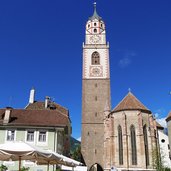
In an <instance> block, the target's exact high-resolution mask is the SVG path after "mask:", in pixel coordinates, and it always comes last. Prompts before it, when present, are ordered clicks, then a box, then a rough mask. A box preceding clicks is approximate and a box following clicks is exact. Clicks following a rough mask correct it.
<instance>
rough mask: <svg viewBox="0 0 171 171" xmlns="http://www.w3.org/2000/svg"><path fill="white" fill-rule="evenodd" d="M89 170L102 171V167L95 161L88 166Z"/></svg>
mask: <svg viewBox="0 0 171 171" xmlns="http://www.w3.org/2000/svg"><path fill="white" fill-rule="evenodd" d="M89 171H103V168H102V167H101V166H100V165H99V164H98V163H95V164H94V165H92V166H91V167H90V170H89Z"/></svg>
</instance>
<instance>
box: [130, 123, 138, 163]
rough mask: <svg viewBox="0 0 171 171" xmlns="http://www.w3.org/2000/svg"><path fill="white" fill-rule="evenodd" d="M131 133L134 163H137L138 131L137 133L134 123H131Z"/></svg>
mask: <svg viewBox="0 0 171 171" xmlns="http://www.w3.org/2000/svg"><path fill="white" fill-rule="evenodd" d="M130 133H131V153H132V165H137V146H136V133H135V127H134V125H131V127H130Z"/></svg>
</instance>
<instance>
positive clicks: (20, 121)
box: [0, 109, 69, 127]
mask: <svg viewBox="0 0 171 171" xmlns="http://www.w3.org/2000/svg"><path fill="white" fill-rule="evenodd" d="M5 110H6V109H0V125H3V118H4V115H5ZM68 123H69V118H68V116H67V115H64V114H62V113H61V112H59V111H56V110H28V109H11V115H10V122H9V123H8V125H16V126H19V125H20V126H45V127H48V126H50V127H51V126H65V125H68Z"/></svg>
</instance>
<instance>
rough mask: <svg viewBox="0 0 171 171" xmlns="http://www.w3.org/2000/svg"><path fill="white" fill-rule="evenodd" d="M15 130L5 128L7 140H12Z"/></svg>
mask: <svg viewBox="0 0 171 171" xmlns="http://www.w3.org/2000/svg"><path fill="white" fill-rule="evenodd" d="M14 138H15V130H7V141H14Z"/></svg>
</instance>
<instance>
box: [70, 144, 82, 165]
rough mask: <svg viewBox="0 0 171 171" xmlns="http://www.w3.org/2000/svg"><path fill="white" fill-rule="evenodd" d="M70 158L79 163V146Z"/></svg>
mask: <svg viewBox="0 0 171 171" xmlns="http://www.w3.org/2000/svg"><path fill="white" fill-rule="evenodd" d="M71 158H72V159H74V160H77V161H80V162H81V145H78V147H77V148H76V149H75V150H74V151H73V152H72V153H71Z"/></svg>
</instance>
